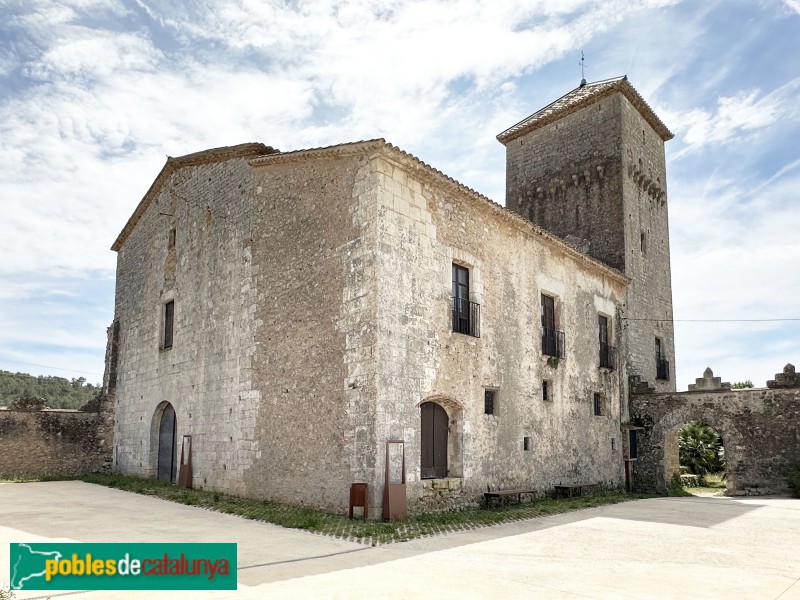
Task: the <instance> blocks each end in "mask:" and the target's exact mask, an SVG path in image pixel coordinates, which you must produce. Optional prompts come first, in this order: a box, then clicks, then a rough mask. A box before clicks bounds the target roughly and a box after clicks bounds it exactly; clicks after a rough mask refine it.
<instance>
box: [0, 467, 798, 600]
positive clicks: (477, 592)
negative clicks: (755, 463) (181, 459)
mask: <svg viewBox="0 0 800 600" xmlns="http://www.w3.org/2000/svg"><path fill="white" fill-rule="evenodd" d="M48 540H51V541H82V542H212V541H214V542H236V543H237V544H238V554H239V574H238V577H239V590H238V591H236V592H207V593H198V592H77V593H76V592H55V593H49V594H44V593H43V592H15V594H16V598H18V599H28V598H44V597H51V598H53V599H57V598H59V597H60V596H61V595H64V596H68V597H69V598H70V599H72V598H74V599H76V600H95V599H100V598H103V599H106V598H126V599H127V598H131V599H132V598H169V599H170V600H177V599H178V598H248V599H249V598H284V599H287V598H288V599H291V598H315V599H316V598H348V599H349V598H405V599H411V598H421V597H437V598H495V597H496V598H537V599H540V598H544V599H550V598H552V599H578V598H582V599H586V598H604V599H605V598H636V599H642V598H725V599H732V598H735V599H744V598H758V599H761V598H763V599H778V598H780V599H781V600H800V500H792V499H789V498H735V499H733V498H655V499H650V500H639V501H635V502H628V503H624V504H617V505H612V506H606V507H601V508H594V509H588V510H584V511H579V512H573V513H568V514H563V515H557V516H553V517H545V518H541V519H534V520H530V521H523V522H516V523H509V524H505V525H500V526H496V527H486V528H482V529H478V530H474V531H469V532H463V533H457V534H451V535H447V536H437V537H432V538H427V539H420V540H414V541H411V542H403V543H397V544H388V545H385V546H377V547H370V546H363V545H360V544H355V543H352V542H346V541H342V540H338V539H333V538H327V537H321V536H317V535H313V534H310V533H305V532H301V531H295V530H288V529H283V528H280V527H277V526H274V525H268V524H265V523H258V522H254V521H248V520H246V519H241V518H238V517H233V516H230V515H224V514H220V513H215V512H210V511H207V510H203V509H199V508H194V507H190V506H183V505H179V504H173V503H170V502H166V501H163V500H160V499H156V498H150V497H146V496H140V495H136V494H131V493H128V492H122V491H119V490H114V489H109V488H105V487H100V486H95V485H91V484H86V483H82V482H76V481H69V482H46V483H24V484H16V483H15V484H2V485H0V585H2V586H7V585H8V574H9V546H8V544H9V543H10V542H40V541H48Z"/></svg>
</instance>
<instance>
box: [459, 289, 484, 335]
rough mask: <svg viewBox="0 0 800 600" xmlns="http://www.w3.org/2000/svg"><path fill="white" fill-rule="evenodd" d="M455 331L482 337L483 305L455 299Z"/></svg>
mask: <svg viewBox="0 0 800 600" xmlns="http://www.w3.org/2000/svg"><path fill="white" fill-rule="evenodd" d="M453 331H455V332H456V333H463V334H464V335H471V336H473V337H481V305H480V304H478V303H477V302H470V301H469V300H464V299H463V298H453Z"/></svg>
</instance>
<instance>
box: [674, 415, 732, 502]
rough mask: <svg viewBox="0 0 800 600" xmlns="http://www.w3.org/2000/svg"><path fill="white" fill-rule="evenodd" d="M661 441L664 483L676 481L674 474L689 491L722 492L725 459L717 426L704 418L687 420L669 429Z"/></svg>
mask: <svg viewBox="0 0 800 600" xmlns="http://www.w3.org/2000/svg"><path fill="white" fill-rule="evenodd" d="M664 442H665V443H664V465H665V467H666V468H665V470H664V475H665V479H666V482H665V483H666V484H667V486H668V487H670V486H674V485H677V483H678V480H677V479H676V475H677V476H678V477H680V483H681V486H682V487H684V488H685V491H687V492H689V493H691V494H693V495H715V493H716V494H719V495H721V494H722V493H723V492H724V490H725V488H726V484H727V462H726V455H725V442H724V440H723V437H722V435H721V434H720V432H719V430H718V429H716V428H715V427H713V426H711V425H709V424H708V423H707V422H706V421H704V420H691V421H687V422H685V423H683V424H682V425H678V426H676V427H673V428H672V429H671V430H669V431H668V432H667V435H666V438H665V440H664ZM693 488H698V489H697V490H695V489H693Z"/></svg>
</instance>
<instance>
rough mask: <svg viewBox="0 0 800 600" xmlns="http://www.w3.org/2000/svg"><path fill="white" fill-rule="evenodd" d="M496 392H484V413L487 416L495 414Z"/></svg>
mask: <svg viewBox="0 0 800 600" xmlns="http://www.w3.org/2000/svg"><path fill="white" fill-rule="evenodd" d="M494 401H495V390H484V392H483V412H484V413H485V414H487V415H493V414H494V409H495V406H494Z"/></svg>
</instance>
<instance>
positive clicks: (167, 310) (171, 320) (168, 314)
mask: <svg viewBox="0 0 800 600" xmlns="http://www.w3.org/2000/svg"><path fill="white" fill-rule="evenodd" d="M174 325H175V301H174V300H170V301H169V302H167V303H166V304H165V305H164V335H163V339H162V345H161V347H162V348H164V349H165V350H166V349H167V348H172V332H173V329H174Z"/></svg>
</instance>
